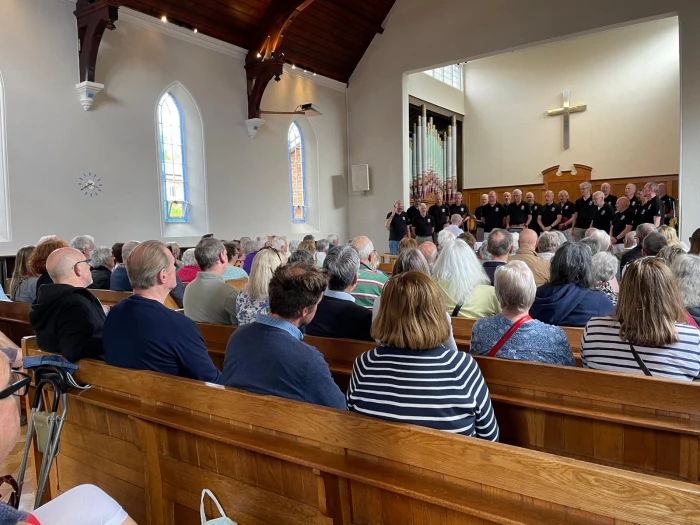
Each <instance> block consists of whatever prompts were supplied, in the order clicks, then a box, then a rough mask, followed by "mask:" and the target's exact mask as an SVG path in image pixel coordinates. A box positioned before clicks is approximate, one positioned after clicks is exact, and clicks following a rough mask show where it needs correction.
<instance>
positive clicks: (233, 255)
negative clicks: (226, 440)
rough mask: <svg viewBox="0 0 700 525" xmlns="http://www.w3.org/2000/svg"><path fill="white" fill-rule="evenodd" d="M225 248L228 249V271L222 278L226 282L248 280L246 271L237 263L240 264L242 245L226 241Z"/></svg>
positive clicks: (237, 242)
mask: <svg viewBox="0 0 700 525" xmlns="http://www.w3.org/2000/svg"><path fill="white" fill-rule="evenodd" d="M224 248H226V270H225V271H224V274H223V275H222V276H221V278H222V279H223V280H224V281H230V280H232V279H247V278H248V274H247V273H245V270H244V269H243V268H240V267H239V266H236V263H239V262H240V259H239V256H240V254H241V243H240V242H239V241H224Z"/></svg>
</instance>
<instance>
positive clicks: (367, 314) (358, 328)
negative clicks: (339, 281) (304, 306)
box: [306, 296, 372, 341]
mask: <svg viewBox="0 0 700 525" xmlns="http://www.w3.org/2000/svg"><path fill="white" fill-rule="evenodd" d="M371 328H372V310H368V309H367V308H363V307H362V306H360V305H358V304H355V303H353V302H352V301H346V300H344V299H337V298H335V297H328V296H324V297H323V299H321V302H320V303H319V304H318V307H317V308H316V315H315V316H314V318H313V321H311V323H309V325H308V326H307V327H306V333H307V334H308V335H316V336H320V337H340V338H344V339H360V340H362V341H372V336H371V335H370V329H371Z"/></svg>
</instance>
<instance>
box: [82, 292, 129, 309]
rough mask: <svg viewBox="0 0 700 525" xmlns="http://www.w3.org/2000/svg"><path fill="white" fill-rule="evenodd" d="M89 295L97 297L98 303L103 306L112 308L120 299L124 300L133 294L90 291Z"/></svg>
mask: <svg viewBox="0 0 700 525" xmlns="http://www.w3.org/2000/svg"><path fill="white" fill-rule="evenodd" d="M90 293H92V295H94V296H95V297H97V298H98V299H99V300H100V302H101V303H102V304H103V305H105V306H114V305H115V304H117V303H118V302H119V301H121V300H122V299H126V298H127V297H129V296H130V295H133V292H115V291H113V290H92V289H90Z"/></svg>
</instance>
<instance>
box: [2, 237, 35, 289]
mask: <svg viewBox="0 0 700 525" xmlns="http://www.w3.org/2000/svg"><path fill="white" fill-rule="evenodd" d="M33 251H34V246H24V247H23V248H20V249H19V250H18V251H17V256H16V257H15V269H14V270H13V271H12V280H11V281H10V289H9V290H8V293H9V295H10V299H11V300H12V301H17V302H19V303H32V302H34V299H36V282H37V281H38V279H39V278H38V277H37V276H36V275H34V272H32V270H31V268H30V267H29V258H30V257H31V255H32V252H33Z"/></svg>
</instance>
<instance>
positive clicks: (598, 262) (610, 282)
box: [592, 252, 620, 306]
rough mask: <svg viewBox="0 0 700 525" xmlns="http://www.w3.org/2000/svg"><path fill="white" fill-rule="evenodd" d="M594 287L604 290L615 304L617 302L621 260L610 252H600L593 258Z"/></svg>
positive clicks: (600, 290)
mask: <svg viewBox="0 0 700 525" xmlns="http://www.w3.org/2000/svg"><path fill="white" fill-rule="evenodd" d="M592 261H593V281H594V283H595V284H594V285H593V289H594V290H597V291H599V292H603V293H604V294H605V296H606V297H607V298H608V299H610V302H611V303H612V304H613V306H615V305H616V304H617V292H616V291H615V290H618V291H619V289H620V285H619V284H618V282H617V271H618V270H619V269H620V261H619V260H618V259H617V257H615V256H614V255H613V254H612V253H610V252H598V253H596V254H595V255H594V256H593V258H592Z"/></svg>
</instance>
